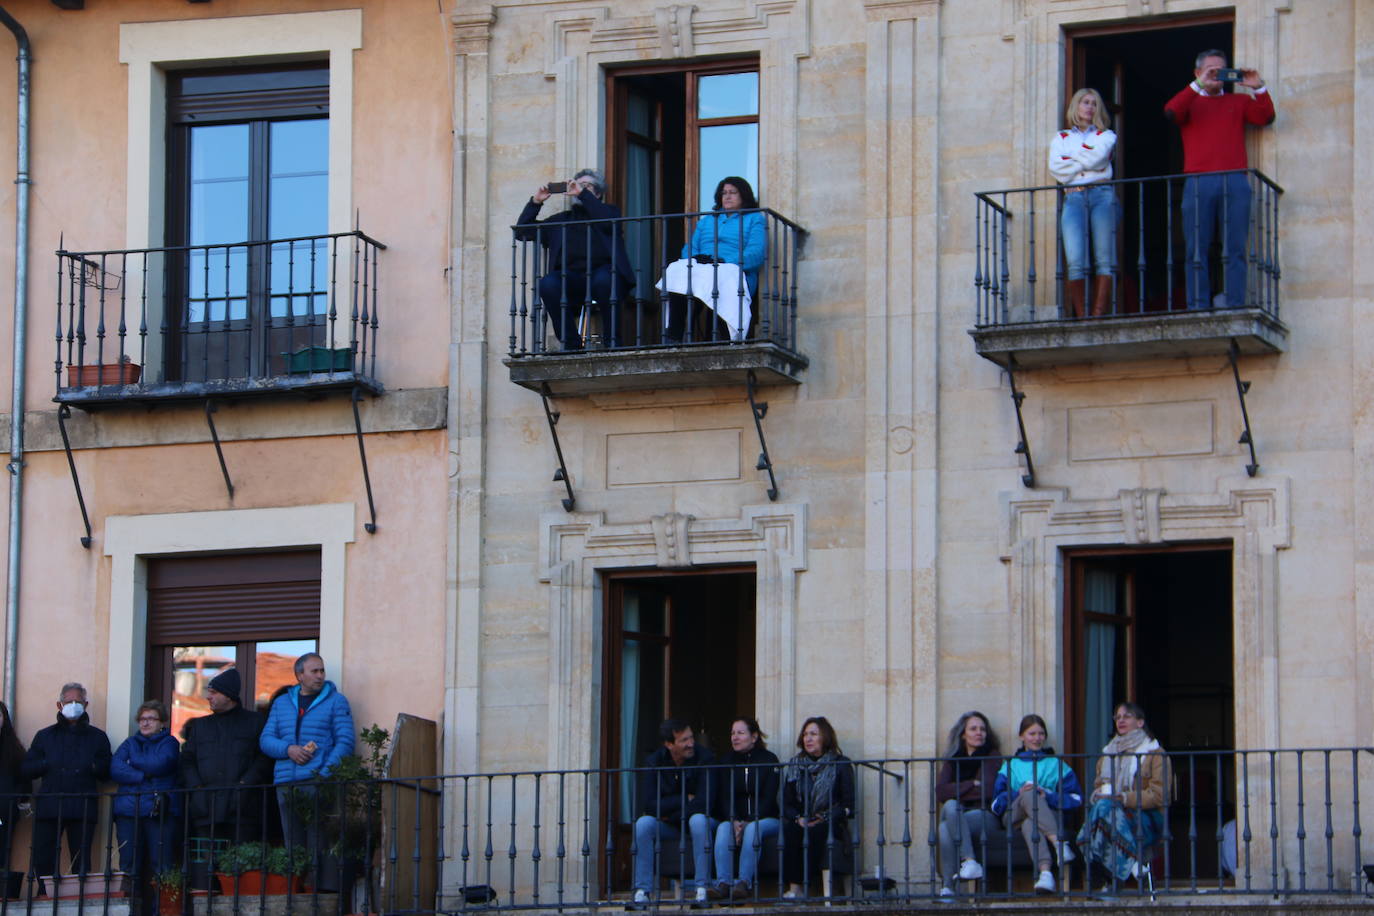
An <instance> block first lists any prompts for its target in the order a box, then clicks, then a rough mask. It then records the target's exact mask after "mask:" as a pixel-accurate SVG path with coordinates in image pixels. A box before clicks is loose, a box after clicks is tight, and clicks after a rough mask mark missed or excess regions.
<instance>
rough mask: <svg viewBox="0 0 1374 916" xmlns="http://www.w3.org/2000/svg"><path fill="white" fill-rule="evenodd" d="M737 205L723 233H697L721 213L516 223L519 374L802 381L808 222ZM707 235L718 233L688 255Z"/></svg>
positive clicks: (629, 381)
mask: <svg viewBox="0 0 1374 916" xmlns="http://www.w3.org/2000/svg"><path fill="white" fill-rule="evenodd" d="M736 212H737V213H738V214H740V215H741V216H742V218H741V219H738V220H732V223H733V225H732V226H730V227H729V228H726V229H722V230H721V231H720V232H719V233H716V232H713V231H703V232H698V231H697V230H698V229H699V228H703V227H704V228H705V229H707V230H709V227H710V226H711V225H712V223H710V222H707V221H710V220H713V219H714V218H715V217H716V214H715V213H674V214H665V215H658V216H643V217H622V218H619V219H604V220H585V221H568V222H559V221H545V222H538V223H530V224H525V225H516V226H512V227H511V230H512V240H511V261H510V265H511V266H510V285H511V291H510V337H509V346H508V352H507V358H506V365H507V366H509V367H510V369H511V378H512V380H513V381H515V382H516V383H517V384H521V385H525V386H526V387H530V388H533V389H535V390H540V389H541V388H542V387H543V385H544V384H546V383H547V384H550V385H551V386H552V388H553V390H554V392H555V393H583V392H585V391H587V390H595V389H597V388H610V387H619V388H632V387H674V386H682V385H691V384H710V383H713V382H731V381H743V376H744V374H745V373H747V372H749V371H755V372H756V373H757V375H758V377H759V380H760V381H761V382H764V383H767V382H793V383H795V382H796V381H798V376H799V374H800V372H801V370H802V369H803V368H805V366H806V364H807V360H806V358H805V357H804V356H802V355H801V354H800V353H799V352H798V350H797V320H798V302H799V296H798V277H797V261H798V259H799V258H800V256H801V250H802V245H803V242H804V240H805V235H806V233H805V230H803V229H802V228H801V227H800V226H798V225H797V224H796V223H793V222H792V221H791V220H789V219H787V218H786V217H783V216H781V215H780V214H778V213H775V212H774V211H772V210H766V209H762V210H745V211H736ZM751 228H752V229H754V234H753V235H749V234H748V233H749V232H750V229H751ZM760 229H761V232H760V231H759V230H760ZM694 233H696V234H697V236H698V237H700V238H706V239H709V241H706V242H705V243H701V242H698V244H697V247H696V249H694V255H695V256H694V257H690V258H685V259H684V258H681V257H680V255H681V253H682V251H683V248H684V243H688V242H690V241H691V240H692V239H693V237H694ZM622 242H623V245H622V244H619V243H622ZM588 252H591V253H592V254H591V261H592V262H593V265H594V269H593V271H592V276H591V278H590V279H588V275H587V272H586V270H585V264H586V262H587V260H588V258H587V253H588ZM741 252H743V254H741ZM742 260H743V261H746V262H748V263H745V264H743V265H742V266H741V261H742Z"/></svg>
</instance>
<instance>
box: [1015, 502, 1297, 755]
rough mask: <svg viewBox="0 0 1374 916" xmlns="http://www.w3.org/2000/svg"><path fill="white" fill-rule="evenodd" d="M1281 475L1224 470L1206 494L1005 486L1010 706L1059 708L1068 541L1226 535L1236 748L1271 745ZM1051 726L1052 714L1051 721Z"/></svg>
mask: <svg viewBox="0 0 1374 916" xmlns="http://www.w3.org/2000/svg"><path fill="white" fill-rule="evenodd" d="M1289 486H1290V485H1289V481H1288V478H1286V477H1263V478H1250V477H1243V476H1242V477H1231V478H1222V479H1221V480H1219V481H1217V487H1216V490H1215V491H1213V492H1211V493H1180V494H1173V493H1169V492H1167V491H1165V490H1159V489H1135V490H1121V491H1120V492H1119V493H1118V494H1117V496H1116V497H1114V498H1103V499H1081V500H1080V499H1072V498H1071V497H1070V496H1069V494H1068V491H1067V490H1057V491H1048V490H1047V491H1042V492H1041V493H1039V494H1037V495H1036V496H1034V497H1032V498H1025V497H1023V496H1022V495H1021V494H1019V493H1018V494H1010V493H1004V494H1003V495H1002V511H1003V518H1004V519H1005V526H1004V528H1003V530H1002V543H1001V547H1000V550H1001V556H1002V560H1003V562H1005V563H1006V564H1007V565H1008V570H1009V583H1008V594H1009V599H1010V625H1011V628H1012V632H1013V633H1015V634H1018V638H1019V639H1020V640H1021V641H1022V643H1023V645H1025V646H1026V650H1027V651H1025V652H1023V653H1020V654H1013V656H1012V666H1013V668H1014V669H1016V670H1015V671H1013V677H1012V684H1013V685H1014V686H1013V690H1019V695H1018V696H1012V697H1009V698H1008V701H1009V708H1013V709H1041V710H1050V711H1053V710H1058V709H1062V708H1063V702H1062V699H1063V698H1062V696H1061V693H1062V690H1063V683H1062V680H1061V672H1062V670H1063V659H1062V652H1063V640H1062V638H1061V637H1062V629H1061V619H1060V613H1059V610H1060V608H1061V607H1062V606H1063V598H1064V588H1065V584H1064V582H1063V576H1062V570H1063V564H1062V562H1061V560H1060V552H1061V550H1062V549H1064V548H1069V547H1091V546H1115V545H1123V546H1125V545H1141V544H1169V543H1179V542H1186V541H1229V542H1230V543H1231V550H1232V564H1231V565H1232V586H1231V592H1232V608H1233V610H1232V628H1233V629H1232V632H1233V634H1234V639H1233V657H1232V668H1233V672H1234V680H1235V713H1236V719H1235V722H1236V725H1235V732H1236V733H1235V744H1236V747H1278V746H1279V713H1280V707H1279V701H1278V681H1277V673H1276V672H1277V660H1278V639H1277V638H1278V600H1277V596H1278V563H1277V556H1276V555H1277V552H1278V551H1280V550H1284V549H1286V548H1288V547H1289V546H1290V545H1291V543H1292V520H1291V517H1290V514H1289ZM1058 727H1059V723H1057V722H1051V723H1050V729H1051V731H1052V732H1053V731H1054V729H1056V728H1058Z"/></svg>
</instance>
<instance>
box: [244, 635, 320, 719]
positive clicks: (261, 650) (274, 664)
mask: <svg viewBox="0 0 1374 916" xmlns="http://www.w3.org/2000/svg"><path fill="white" fill-rule="evenodd" d="M317 649H318V642H317V640H314V639H280V640H276V641H273V642H260V643H258V644H257V653H256V663H257V678H256V680H257V683H256V684H254V685H253V701H254V703H255V704H256V705H257V708H258V709H261V710H263V711H264V712H266V711H267V707H268V705H269V704H270V703H271V701H272V695H273V694H274V693H276V692H277V690H278V689H279V688H281V687H292V686H295V683H296V670H295V664H296V659H297V658H299V657H300V656H302V655H304V654H305V653H307V652H315V651H317ZM325 674H326V675H328V674H329V669H328V668H326V669H325Z"/></svg>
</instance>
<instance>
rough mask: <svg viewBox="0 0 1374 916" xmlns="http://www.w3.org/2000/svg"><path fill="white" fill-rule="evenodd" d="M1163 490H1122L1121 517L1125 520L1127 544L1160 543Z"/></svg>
mask: <svg viewBox="0 0 1374 916" xmlns="http://www.w3.org/2000/svg"><path fill="white" fill-rule="evenodd" d="M1163 492H1164V491H1163V490H1146V489H1143V488H1138V489H1135V490H1122V491H1121V492H1120V494H1119V495H1120V497H1121V517H1122V519H1123V521H1124V522H1125V529H1126V531H1125V534H1126V543H1127V544H1158V543H1159V542H1160V534H1159V497H1160V494H1162V493H1163Z"/></svg>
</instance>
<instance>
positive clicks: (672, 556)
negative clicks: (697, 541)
mask: <svg viewBox="0 0 1374 916" xmlns="http://www.w3.org/2000/svg"><path fill="white" fill-rule="evenodd" d="M692 518H693V516H690V515H683V514H681V513H679V512H669V513H668V514H666V515H655V516H654V518H653V526H654V547H655V549H656V550H657V552H658V565H659V566H662V567H663V568H664V569H676V568H680V567H685V566H691V565H692V556H691V553H690V551H689V547H688V543H687V526H688V525H689V524H691V521H692Z"/></svg>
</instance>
